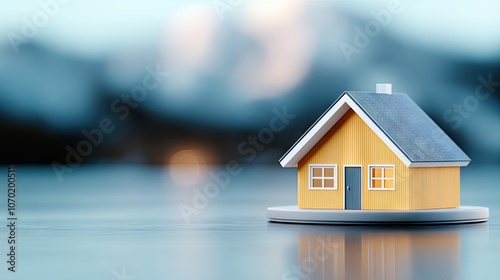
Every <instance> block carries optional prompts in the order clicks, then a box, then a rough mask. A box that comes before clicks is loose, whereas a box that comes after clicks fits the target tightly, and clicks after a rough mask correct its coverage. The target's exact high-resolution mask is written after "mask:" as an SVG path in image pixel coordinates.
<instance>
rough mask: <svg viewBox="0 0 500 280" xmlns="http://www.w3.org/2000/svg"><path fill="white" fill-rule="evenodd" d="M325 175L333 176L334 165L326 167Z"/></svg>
mask: <svg viewBox="0 0 500 280" xmlns="http://www.w3.org/2000/svg"><path fill="white" fill-rule="evenodd" d="M325 177H333V167H325Z"/></svg>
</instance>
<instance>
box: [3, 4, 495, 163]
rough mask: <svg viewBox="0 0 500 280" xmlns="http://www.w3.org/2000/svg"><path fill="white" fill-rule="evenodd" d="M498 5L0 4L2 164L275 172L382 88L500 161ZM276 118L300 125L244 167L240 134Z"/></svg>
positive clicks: (289, 127)
mask: <svg viewBox="0 0 500 280" xmlns="http://www.w3.org/2000/svg"><path fill="white" fill-rule="evenodd" d="M499 11H500V2H498V1H493V0H492V1H487V0H480V1H438V2H436V1H430V0H429V1H424V0H422V1H405V0H400V1H312V0H311V1H300V0H293V1H290V0H288V1H285V0H282V1H275V0H271V1H255V0H215V1H159V0H144V1H128V0H126V1H112V0H100V1H97V0H88V1H78V0H73V1H67V0H66V1H63V0H61V1H57V0H40V1H3V2H2V4H0V131H1V145H0V164H53V163H54V162H57V163H60V164H62V165H66V164H68V156H69V162H73V163H75V162H76V163H78V164H80V163H81V164H85V163H101V162H105V163H116V162H119V163H139V164H169V163H172V164H182V163H197V164H204V163H207V164H212V163H226V162H228V161H229V160H237V161H239V160H246V161H252V162H254V163H273V164H277V160H278V159H279V157H280V156H281V155H282V154H283V153H284V152H285V151H286V150H287V149H288V148H289V147H290V146H291V145H292V144H293V143H294V142H295V141H296V140H297V139H298V138H299V137H300V135H301V134H302V133H303V132H305V130H306V129H307V128H308V127H309V126H310V125H311V124H312V123H313V122H314V121H315V120H316V119H317V118H318V117H319V116H320V115H321V114H322V113H323V111H324V110H325V109H326V108H328V107H329V106H330V105H331V103H332V102H333V101H335V99H336V98H337V97H338V96H339V95H340V94H341V93H342V92H343V91H344V90H363V91H366V90H368V91H371V90H374V89H375V84H376V83H392V84H393V91H394V92H405V93H407V94H408V95H409V96H410V97H411V98H412V99H413V100H414V101H415V102H416V103H417V104H418V105H420V106H421V107H422V108H423V110H424V111H425V112H427V113H428V114H429V116H430V117H431V118H432V119H433V120H434V121H435V122H436V123H437V124H438V125H439V126H440V127H441V128H442V129H443V130H444V131H445V132H447V133H448V135H450V137H452V138H453V140H455V142H457V143H458V144H459V145H460V146H461V147H462V149H463V150H464V151H465V152H466V153H467V154H468V155H469V156H470V157H471V158H472V161H473V163H488V162H500V68H499V66H500V28H498V27H499V26H500V17H499V16H498V13H499ZM497 81H498V82H497ZM277 111H279V112H282V113H283V111H286V113H288V114H293V115H295V118H293V119H290V123H289V124H286V123H285V125H284V129H283V130H282V131H279V132H278V131H276V132H275V133H274V134H272V137H271V136H269V135H264V137H267V138H265V139H266V140H265V141H264V142H265V143H264V142H262V141H260V142H259V144H258V145H257V146H253V147H254V148H252V149H254V150H255V151H256V153H255V155H256V157H255V158H253V157H252V158H251V160H250V157H251V156H252V154H251V153H250V152H249V149H251V147H252V146H251V143H250V140H249V137H250V138H252V137H257V139H259V135H260V134H259V133H261V134H262V133H263V132H262V131H263V129H267V128H269V127H270V121H271V120H272V119H273V118H274V117H275V116H276V114H277V113H276V112H277ZM265 131H267V132H269V130H265ZM262 135H263V134H262ZM262 135H261V136H262ZM269 137H271V138H272V139H271V140H270V139H269ZM89 143H90V144H91V145H89ZM245 149H246V151H247V152H246V153H245V152H242V151H244V150H245ZM75 153H76V155H75ZM78 157H79V158H80V159H81V160H79V159H78Z"/></svg>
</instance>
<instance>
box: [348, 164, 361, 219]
mask: <svg viewBox="0 0 500 280" xmlns="http://www.w3.org/2000/svg"><path fill="white" fill-rule="evenodd" d="M344 170H345V174H344V191H345V209H353V210H361V167H346V168H345V169H344Z"/></svg>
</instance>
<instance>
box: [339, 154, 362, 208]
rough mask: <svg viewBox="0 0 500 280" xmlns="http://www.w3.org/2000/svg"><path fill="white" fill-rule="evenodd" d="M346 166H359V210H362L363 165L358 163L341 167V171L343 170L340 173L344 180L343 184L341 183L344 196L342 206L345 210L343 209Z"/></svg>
mask: <svg viewBox="0 0 500 280" xmlns="http://www.w3.org/2000/svg"><path fill="white" fill-rule="evenodd" d="M346 167H359V168H361V174H359V175H360V176H361V178H360V182H359V183H360V184H361V185H360V186H359V192H360V196H361V197H360V199H361V210H363V165H360V164H345V165H344V168H342V172H343V173H342V179H343V181H344V182H343V184H342V188H343V192H344V198H343V200H342V203H343V205H344V207H343V208H344V210H346V209H345V168H346Z"/></svg>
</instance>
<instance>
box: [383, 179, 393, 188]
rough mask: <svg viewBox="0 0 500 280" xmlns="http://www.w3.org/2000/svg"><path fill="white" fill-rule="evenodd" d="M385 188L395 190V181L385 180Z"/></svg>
mask: <svg viewBox="0 0 500 280" xmlns="http://www.w3.org/2000/svg"><path fill="white" fill-rule="evenodd" d="M384 188H386V189H392V188H394V180H385V182H384Z"/></svg>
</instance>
